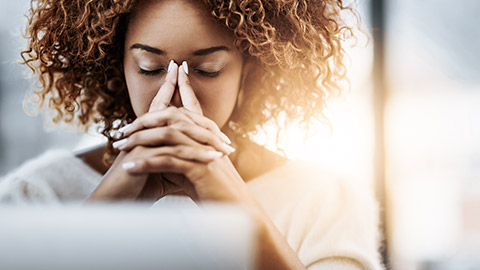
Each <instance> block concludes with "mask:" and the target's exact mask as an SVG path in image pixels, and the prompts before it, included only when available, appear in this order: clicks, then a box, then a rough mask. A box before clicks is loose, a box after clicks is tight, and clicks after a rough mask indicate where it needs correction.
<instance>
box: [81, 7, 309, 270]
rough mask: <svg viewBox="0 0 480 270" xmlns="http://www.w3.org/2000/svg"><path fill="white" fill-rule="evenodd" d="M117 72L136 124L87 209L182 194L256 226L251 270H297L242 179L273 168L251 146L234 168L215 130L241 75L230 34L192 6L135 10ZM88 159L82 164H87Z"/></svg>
mask: <svg viewBox="0 0 480 270" xmlns="http://www.w3.org/2000/svg"><path fill="white" fill-rule="evenodd" d="M179 29H181V30H179ZM212 48H215V49H212ZM219 48H220V49H219ZM199 52H200V53H199ZM171 60H173V61H171ZM184 62H186V64H185V63H184ZM180 63H182V64H180ZM179 64H180V65H179ZM186 65H188V71H189V72H188V74H187V72H186V70H187V67H186ZM168 66H170V68H168ZM124 70H125V78H126V81H127V88H128V94H129V96H130V99H131V102H132V107H133V109H134V112H135V114H136V116H137V119H136V120H135V121H134V122H133V123H132V124H131V125H130V126H129V127H128V128H126V129H124V130H123V134H124V137H125V138H124V139H122V140H121V141H117V142H116V143H115V147H117V148H118V149H119V150H120V151H121V152H120V154H119V155H118V156H117V158H116V159H115V161H114V163H113V164H112V166H111V167H110V168H108V170H107V171H106V173H105V175H104V177H103V179H102V181H101V183H100V184H99V185H98V187H97V188H96V190H95V191H94V192H93V193H92V194H91V196H90V198H89V200H88V201H87V202H95V201H104V200H139V199H142V200H145V199H148V200H151V201H155V200H158V199H159V198H161V197H163V196H165V195H168V194H175V193H178V192H181V193H182V194H184V195H187V196H189V197H191V198H192V199H193V200H195V201H197V202H204V201H217V202H229V203H235V204H237V205H239V206H240V207H243V208H244V209H245V210H246V211H247V212H249V213H250V214H251V216H252V218H253V219H254V221H256V223H257V225H258V235H257V249H256V254H257V260H256V264H257V267H258V268H259V269H304V268H305V267H304V266H303V265H302V263H301V262H300V260H299V259H298V257H297V256H296V254H295V252H294V251H293V250H292V249H291V248H290V246H289V245H288V243H287V242H286V240H285V238H284V237H283V235H282V234H281V233H280V232H279V231H278V229H277V228H276V227H275V225H274V224H273V222H272V221H271V220H270V219H269V217H268V215H267V214H266V212H265V211H264V209H263V208H262V207H261V205H260V204H259V203H258V202H257V201H256V200H255V198H254V197H253V195H252V194H251V193H250V191H249V189H248V187H247V185H246V184H245V179H244V178H243V177H254V176H257V175H258V174H261V173H263V172H264V171H265V170H269V169H271V168H273V167H275V166H277V165H278V164H279V163H280V162H278V161H279V160H280V159H279V158H278V157H277V156H275V155H274V154H272V153H270V152H268V151H266V150H265V149H263V148H261V147H259V146H257V145H255V144H253V143H248V144H241V145H246V146H245V147H246V148H247V149H245V151H242V152H243V153H245V154H243V155H246V156H244V157H239V158H238V159H237V160H239V161H240V162H237V163H236V164H233V163H232V162H231V160H230V158H229V156H228V155H230V154H232V152H233V151H234V149H233V148H232V147H231V146H230V145H229V144H230V142H229V139H228V138H226V137H225V135H224V134H223V133H222V132H221V127H222V126H223V125H224V124H225V123H226V121H227V120H228V118H229V117H230V115H231V113H232V110H233V109H234V106H235V102H236V100H237V95H238V91H239V89H240V84H241V79H242V77H243V75H244V73H245V72H248V64H246V63H245V61H243V57H242V55H241V53H240V52H239V51H238V50H237V49H236V48H235V47H234V46H233V36H232V35H231V33H230V32H228V30H226V29H225V28H223V27H222V26H220V25H217V24H215V22H214V21H213V20H212V19H211V18H210V17H209V15H208V12H207V11H206V9H205V8H204V7H203V6H200V4H198V1H192V2H189V1H144V2H142V4H141V5H139V6H138V7H137V9H136V10H135V11H134V13H133V16H132V17H131V19H130V22H129V25H128V29H127V32H126V39H125V51H124ZM142 70H143V71H142ZM205 72H210V73H209V74H207V73H205ZM206 74H207V75H206ZM212 74H215V76H212ZM95 151H100V150H94V151H91V152H89V153H86V154H83V155H81V157H82V158H84V160H86V162H87V163H89V164H95V162H92V155H94V153H97V154H98V152H95ZM252 153H255V155H252ZM252 156H255V157H257V158H256V159H253V158H250V157H252ZM268 160H270V162H267V161H268ZM272 160H273V161H272ZM252 162H255V163H256V164H257V166H253V165H254V164H253V163H252ZM258 164H261V166H262V167H263V169H258V166H259V165H258ZM92 167H95V166H93V165H92ZM247 168H249V169H247ZM265 168H266V169H265ZM105 169H107V168H105ZM99 171H101V168H99ZM247 171H249V172H250V173H247ZM265 192H268V191H265Z"/></svg>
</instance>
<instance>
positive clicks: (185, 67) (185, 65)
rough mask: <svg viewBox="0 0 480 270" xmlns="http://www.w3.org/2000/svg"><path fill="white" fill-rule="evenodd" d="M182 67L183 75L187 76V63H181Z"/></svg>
mask: <svg viewBox="0 0 480 270" xmlns="http://www.w3.org/2000/svg"><path fill="white" fill-rule="evenodd" d="M182 67H183V70H184V71H185V73H186V74H187V75H188V64H187V61H183V62H182Z"/></svg>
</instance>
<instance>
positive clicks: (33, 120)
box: [0, 0, 480, 270]
mask: <svg viewBox="0 0 480 270" xmlns="http://www.w3.org/2000/svg"><path fill="white" fill-rule="evenodd" d="M357 6H358V8H359V10H360V12H361V16H362V22H363V28H364V29H365V31H366V32H367V35H368V36H370V37H371V39H370V40H369V41H368V40H367V38H366V36H362V35H360V37H359V40H358V41H357V43H356V44H350V43H349V44H346V45H347V51H348V53H349V57H348V59H347V61H346V64H347V66H348V68H349V71H348V76H349V78H350V81H351V88H350V91H349V92H348V93H346V94H345V95H344V96H342V97H340V98H338V99H336V100H335V101H332V102H331V104H330V107H329V109H328V111H327V112H326V114H327V115H328V116H329V119H330V121H331V129H330V128H329V127H327V126H325V125H319V126H318V127H316V128H315V129H314V131H315V133H314V135H313V136H312V137H310V138H309V139H308V140H306V141H305V140H304V139H303V137H302V132H301V131H300V130H295V129H291V130H289V131H288V132H287V135H286V136H285V137H286V138H288V140H284V142H283V144H281V145H280V146H281V148H283V149H284V150H285V152H286V154H287V155H288V156H289V157H291V158H296V159H307V160H310V161H312V162H315V163H317V164H320V165H321V166H324V167H328V168H331V169H332V170H335V171H338V172H339V173H341V174H343V175H344V176H345V177H348V178H349V179H352V181H363V182H364V183H365V185H370V186H371V187H372V190H374V191H375V193H376V194H377V198H378V200H379V203H380V205H381V208H382V213H381V214H382V215H381V221H382V229H383V230H384V235H385V242H384V243H383V244H384V246H385V250H384V255H385V262H386V264H387V267H388V269H395V270H397V269H398V270H404V269H405V270H409V269H412V270H413V269H419V270H430V269H439V270H444V269H455V270H463V269H469V270H473V269H480V140H479V138H480V52H479V48H480V30H479V25H480V18H479V16H478V14H479V13H480V1H478V0H459V1H455V2H453V1H446V0H435V1H434V0H368V1H367V0H358V1H357ZM28 7H29V3H28V1H26V0H21V1H20V0H17V1H9V0H0V176H1V175H5V174H7V173H8V172H9V171H12V170H14V169H15V168H16V167H18V166H20V165H21V164H22V163H23V162H25V161H26V160H28V159H29V158H33V157H35V156H37V155H39V154H41V153H42V152H44V151H46V150H47V149H50V148H67V149H72V150H74V149H82V148H85V147H87V146H89V145H92V144H95V143H97V142H99V141H101V139H100V138H99V137H98V136H96V135H95V134H90V135H82V134H79V133H75V132H71V131H70V132H67V131H65V129H64V128H63V127H56V128H52V127H51V125H49V124H48V123H46V122H45V121H44V119H43V117H42V115H38V116H28V115H26V114H25V113H24V111H23V99H24V97H25V96H26V95H27V94H28V93H29V92H31V91H32V89H34V88H33V83H34V82H33V81H32V80H31V79H28V78H27V76H28V74H30V73H29V71H28V70H27V69H26V68H25V67H23V66H20V65H18V64H16V63H15V61H16V60H18V59H19V52H20V51H21V50H22V48H24V46H25V41H24V39H23V38H22V36H21V32H22V29H23V28H24V25H25V23H26V19H25V18H24V17H23V14H25V12H26V11H27V9H28ZM47 130H48V131H47ZM270 138H272V136H263V137H262V135H260V136H259V141H261V142H263V143H265V144H266V145H267V146H268V147H271V148H273V145H274V140H272V139H270Z"/></svg>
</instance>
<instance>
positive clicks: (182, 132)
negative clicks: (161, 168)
mask: <svg viewBox="0 0 480 270" xmlns="http://www.w3.org/2000/svg"><path fill="white" fill-rule="evenodd" d="M177 136H179V137H177ZM172 144H182V145H191V146H197V147H198V146H201V147H203V148H205V147H207V146H212V147H213V148H215V149H216V150H218V151H221V152H223V153H224V154H226V155H229V154H231V153H233V152H234V151H235V149H234V148H233V147H231V146H229V145H228V144H226V143H224V142H223V141H221V140H220V139H219V138H218V137H217V136H215V134H214V133H212V132H211V131H209V130H207V129H205V128H203V127H200V126H197V125H195V124H192V123H188V122H177V123H175V124H173V125H170V126H168V127H159V128H150V129H145V130H142V131H139V132H136V133H133V134H132V135H131V136H129V137H127V138H125V139H122V140H120V141H116V142H114V144H113V147H114V148H117V149H119V150H121V151H130V150H131V149H132V148H133V147H136V146H139V145H142V146H159V145H172Z"/></svg>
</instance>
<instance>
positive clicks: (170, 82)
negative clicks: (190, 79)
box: [148, 60, 178, 112]
mask: <svg viewBox="0 0 480 270" xmlns="http://www.w3.org/2000/svg"><path fill="white" fill-rule="evenodd" d="M177 73H178V65H177V64H176V63H175V62H174V61H173V60H170V64H169V65H168V73H167V76H166V77H165V82H164V83H163V84H162V86H161V87H160V89H159V90H158V92H157V94H156V95H155V97H154V98H153V100H152V103H151V104H150V108H149V109H148V111H149V112H152V111H159V110H163V109H165V108H167V107H168V105H169V104H170V101H171V100H172V97H173V93H174V92H175V87H176V86H177Z"/></svg>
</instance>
